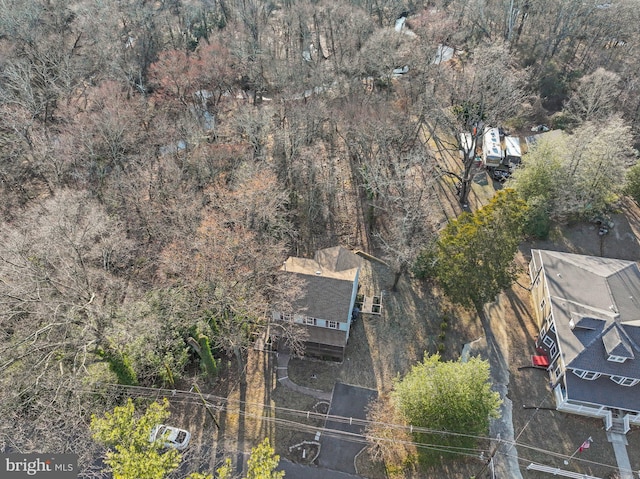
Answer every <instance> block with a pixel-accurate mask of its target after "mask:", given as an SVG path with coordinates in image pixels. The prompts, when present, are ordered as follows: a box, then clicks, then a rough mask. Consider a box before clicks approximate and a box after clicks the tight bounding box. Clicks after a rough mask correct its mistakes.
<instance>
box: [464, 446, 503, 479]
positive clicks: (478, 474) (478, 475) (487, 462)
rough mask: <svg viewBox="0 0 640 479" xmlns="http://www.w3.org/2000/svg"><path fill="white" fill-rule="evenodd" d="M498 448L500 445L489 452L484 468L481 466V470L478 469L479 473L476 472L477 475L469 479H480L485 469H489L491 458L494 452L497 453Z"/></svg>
mask: <svg viewBox="0 0 640 479" xmlns="http://www.w3.org/2000/svg"><path fill="white" fill-rule="evenodd" d="M499 447H500V444H498V445H497V446H496V447H494V448H493V451H491V454H489V458H488V459H487V460H486V461H485V463H484V466H482V469H480V472H478V473H477V474H475V475H473V476H471V477H470V478H469V479H476V478H478V479H479V478H480V476H481V475H482V473H483V472H484V471H485V470H486V469H487V467H489V464H491V462H493V456H495V455H496V452H498V448H499Z"/></svg>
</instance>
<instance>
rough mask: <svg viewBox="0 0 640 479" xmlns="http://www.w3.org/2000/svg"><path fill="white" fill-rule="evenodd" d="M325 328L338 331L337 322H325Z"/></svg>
mask: <svg viewBox="0 0 640 479" xmlns="http://www.w3.org/2000/svg"><path fill="white" fill-rule="evenodd" d="M327 328H330V329H338V321H327Z"/></svg>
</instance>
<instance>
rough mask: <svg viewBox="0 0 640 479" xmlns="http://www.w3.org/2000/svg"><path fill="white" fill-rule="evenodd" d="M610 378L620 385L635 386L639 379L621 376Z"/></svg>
mask: <svg viewBox="0 0 640 479" xmlns="http://www.w3.org/2000/svg"><path fill="white" fill-rule="evenodd" d="M611 380H612V381H613V382H614V383H616V384H619V385H620V386H635V385H636V384H638V383H639V382H640V381H639V380H637V379H633V378H625V377H623V376H611Z"/></svg>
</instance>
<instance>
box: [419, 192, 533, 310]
mask: <svg viewBox="0 0 640 479" xmlns="http://www.w3.org/2000/svg"><path fill="white" fill-rule="evenodd" d="M526 211H527V206H526V204H525V202H524V201H523V200H522V199H521V198H520V197H519V196H518V195H517V193H516V192H515V191H514V190H512V189H505V190H502V191H500V192H498V193H497V194H496V196H495V197H494V198H493V199H492V200H491V202H490V203H489V204H488V205H486V206H485V207H483V208H481V209H479V210H478V211H476V212H474V213H472V214H471V213H463V214H462V215H460V216H459V217H458V218H457V219H455V220H453V221H451V222H450V223H449V224H448V225H447V226H446V227H445V228H444V230H442V232H441V233H440V236H439V238H438V240H437V241H436V242H435V243H434V244H433V245H432V246H431V247H430V248H428V249H426V250H424V251H422V252H421V253H420V256H419V257H418V261H417V264H416V268H415V272H416V273H417V275H418V276H420V277H430V276H432V277H434V278H435V279H436V280H437V282H438V283H439V284H440V286H442V288H443V289H444V292H445V294H446V295H447V296H448V297H449V299H451V301H453V302H454V303H458V304H460V305H462V306H465V307H472V306H473V307H475V309H476V310H477V311H478V312H479V313H481V312H482V306H483V305H484V304H485V303H486V302H488V301H491V300H493V298H494V297H495V296H496V295H497V294H498V293H499V292H500V291H502V290H503V289H505V288H508V287H509V286H510V285H511V283H512V282H513V280H514V279H515V268H514V265H513V258H514V256H515V254H516V252H517V250H518V244H519V243H520V241H521V239H522V231H523V227H524V223H525V218H526Z"/></svg>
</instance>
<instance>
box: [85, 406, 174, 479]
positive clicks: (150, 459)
mask: <svg viewBox="0 0 640 479" xmlns="http://www.w3.org/2000/svg"><path fill="white" fill-rule="evenodd" d="M168 406H169V403H168V402H167V401H166V400H165V401H164V402H163V403H158V402H153V403H151V404H150V405H149V407H148V408H147V409H146V411H145V412H144V414H141V415H136V411H135V406H134V403H133V401H132V400H131V399H129V400H128V401H127V403H126V404H125V405H124V406H117V407H116V408H115V409H114V410H113V412H107V413H106V414H105V415H104V417H98V416H96V415H94V416H92V418H91V430H92V432H93V437H94V438H95V440H96V441H98V442H100V443H102V444H104V445H105V446H107V447H108V448H109V450H108V451H107V453H106V458H105V463H106V464H107V465H108V466H109V467H110V468H111V471H112V473H113V477H114V479H164V478H165V477H166V476H167V475H168V474H169V473H170V472H172V471H173V470H175V469H176V468H177V467H178V464H179V463H180V458H181V456H180V453H179V452H178V451H177V450H176V449H172V448H169V449H167V450H163V444H162V441H161V440H158V441H155V442H149V435H150V434H151V431H152V430H153V428H154V426H156V425H158V424H163V423H164V422H165V420H166V419H167V418H168V417H169V415H170V413H169V411H168Z"/></svg>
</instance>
